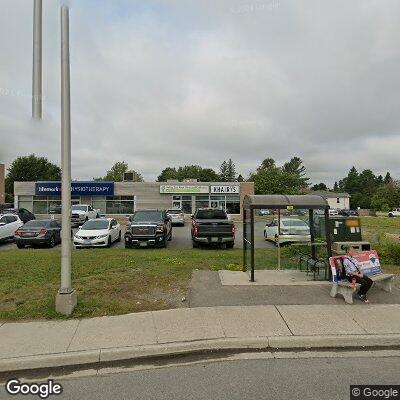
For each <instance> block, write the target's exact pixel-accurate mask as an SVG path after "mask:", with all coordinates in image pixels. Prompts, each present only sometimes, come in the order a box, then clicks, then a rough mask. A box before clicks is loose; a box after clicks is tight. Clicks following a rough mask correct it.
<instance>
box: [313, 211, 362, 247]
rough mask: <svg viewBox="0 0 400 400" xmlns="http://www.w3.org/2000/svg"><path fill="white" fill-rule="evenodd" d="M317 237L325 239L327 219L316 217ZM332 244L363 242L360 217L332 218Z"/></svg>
mask: <svg viewBox="0 0 400 400" xmlns="http://www.w3.org/2000/svg"><path fill="white" fill-rule="evenodd" d="M315 222H316V224H315V225H316V232H315V233H316V237H320V238H325V218H324V217H323V216H319V215H318V216H316V221H315ZM329 233H330V237H331V242H361V241H362V235H361V222H360V218H358V217H344V216H340V215H337V216H330V217H329Z"/></svg>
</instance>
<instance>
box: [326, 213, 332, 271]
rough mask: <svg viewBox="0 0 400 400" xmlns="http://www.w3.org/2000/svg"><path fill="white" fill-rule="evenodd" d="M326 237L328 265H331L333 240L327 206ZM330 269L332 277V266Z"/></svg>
mask: <svg viewBox="0 0 400 400" xmlns="http://www.w3.org/2000/svg"><path fill="white" fill-rule="evenodd" d="M325 239H326V250H327V253H328V265H329V258H330V257H332V242H331V233H330V224H329V209H328V208H325ZM328 270H329V279H331V276H332V271H331V269H330V268H328Z"/></svg>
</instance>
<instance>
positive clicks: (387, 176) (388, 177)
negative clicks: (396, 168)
mask: <svg viewBox="0 0 400 400" xmlns="http://www.w3.org/2000/svg"><path fill="white" fill-rule="evenodd" d="M392 182H393V179H392V177H391V176H390V173H389V172H386V175H385V178H384V179H383V183H384V184H385V185H388V184H389V183H392Z"/></svg>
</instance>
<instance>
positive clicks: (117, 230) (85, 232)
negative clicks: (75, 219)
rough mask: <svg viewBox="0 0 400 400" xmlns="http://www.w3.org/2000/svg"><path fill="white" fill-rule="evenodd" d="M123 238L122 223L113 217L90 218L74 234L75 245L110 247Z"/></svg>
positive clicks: (79, 246)
mask: <svg viewBox="0 0 400 400" xmlns="http://www.w3.org/2000/svg"><path fill="white" fill-rule="evenodd" d="M120 240H121V225H120V224H119V223H118V222H117V221H116V220H115V219H113V218H100V219H90V220H89V221H87V222H85V223H84V224H83V225H82V226H81V227H80V228H79V230H78V232H76V234H75V236H74V245H75V247H76V248H81V247H110V246H111V244H112V243H114V242H119V241H120Z"/></svg>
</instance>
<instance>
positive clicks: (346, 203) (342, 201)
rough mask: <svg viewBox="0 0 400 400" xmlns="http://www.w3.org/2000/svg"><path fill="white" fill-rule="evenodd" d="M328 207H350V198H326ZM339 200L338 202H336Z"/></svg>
mask: <svg viewBox="0 0 400 400" xmlns="http://www.w3.org/2000/svg"><path fill="white" fill-rule="evenodd" d="M326 200H327V201H328V204H329V207H330V208H336V209H339V210H348V209H349V208H350V198H349V197H339V198H336V197H334V198H331V197H330V198H327V199H326ZM338 201H339V202H338Z"/></svg>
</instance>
